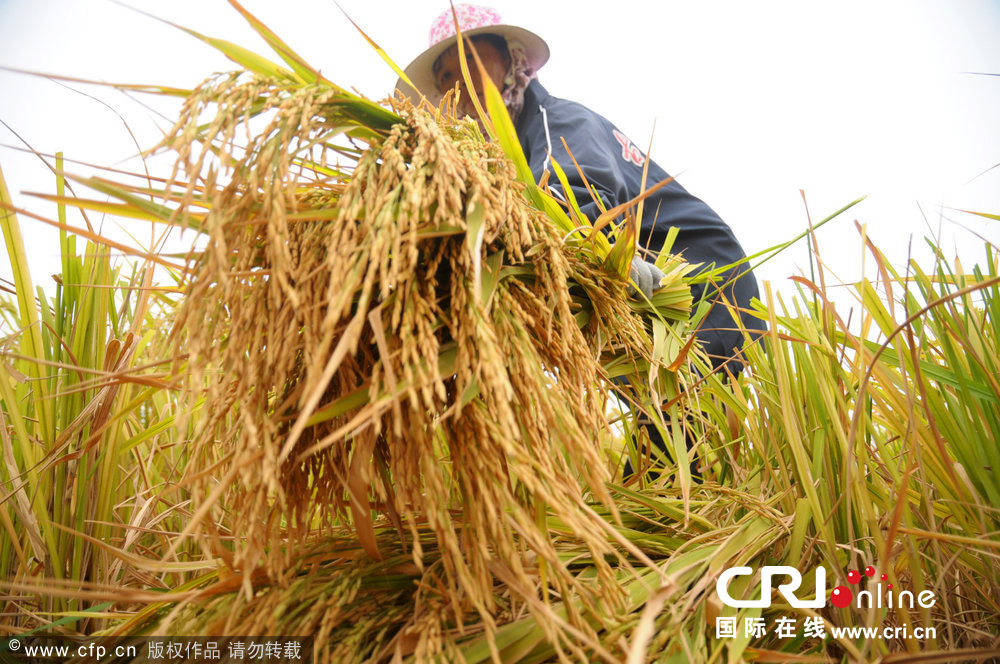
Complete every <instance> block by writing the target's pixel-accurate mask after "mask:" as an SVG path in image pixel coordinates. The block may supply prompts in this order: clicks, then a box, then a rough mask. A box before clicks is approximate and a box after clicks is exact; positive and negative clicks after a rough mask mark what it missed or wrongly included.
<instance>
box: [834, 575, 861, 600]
mask: <svg viewBox="0 0 1000 664" xmlns="http://www.w3.org/2000/svg"><path fill="white" fill-rule="evenodd" d="M854 574H857V572H854ZM852 599H854V593H852V592H851V589H850V588H848V587H847V586H837V587H836V588H834V589H833V594H831V595H830V601H831V602H833V605H834V606H839V607H840V608H842V609H843V608H846V607H848V606H850V604H851V600H852Z"/></svg>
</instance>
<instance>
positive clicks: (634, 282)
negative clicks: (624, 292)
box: [628, 256, 667, 299]
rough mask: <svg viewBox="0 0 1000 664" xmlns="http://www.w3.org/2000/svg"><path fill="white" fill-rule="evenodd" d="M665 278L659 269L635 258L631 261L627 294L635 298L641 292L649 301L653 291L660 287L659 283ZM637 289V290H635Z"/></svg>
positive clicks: (637, 257)
mask: <svg viewBox="0 0 1000 664" xmlns="http://www.w3.org/2000/svg"><path fill="white" fill-rule="evenodd" d="M666 276H667V275H665V274H663V272H662V271H661V270H660V268H658V267H656V266H655V265H653V264H652V263H647V262H646V261H644V260H642V259H641V258H639V256H635V257H634V258H633V259H632V267H631V269H630V270H629V275H628V279H629V284H628V294H629V295H631V296H635V295H636V294H637V293H638V292H640V291H641V292H642V294H643V295H645V296H646V299H650V298H652V297H653V291H655V290H656V289H657V288H659V287H660V283H661V282H662V281H663V278H664V277H666ZM637 288H638V290H636V289H637Z"/></svg>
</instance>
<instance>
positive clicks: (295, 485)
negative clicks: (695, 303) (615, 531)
mask: <svg viewBox="0 0 1000 664" xmlns="http://www.w3.org/2000/svg"><path fill="white" fill-rule="evenodd" d="M353 99H356V98H353ZM352 103H353V102H352V101H351V98H349V96H348V95H346V94H344V93H342V91H339V90H337V89H330V88H328V87H323V88H321V87H319V86H302V87H299V88H297V89H289V88H286V87H282V85H279V84H278V83H275V82H273V81H268V80H266V79H261V78H249V79H248V78H243V77H236V76H231V77H225V78H222V79H218V80H214V81H210V82H209V83H206V84H205V85H204V86H203V87H202V88H200V89H199V90H198V91H197V92H196V93H195V94H194V95H193V96H192V97H191V98H190V99H189V100H188V102H187V104H186V105H185V107H184V111H183V114H182V117H181V119H180V121H179V122H178V124H177V126H176V127H175V130H174V132H173V135H172V136H171V137H170V138H169V139H168V144H169V145H170V146H171V147H172V148H174V149H175V150H177V151H178V154H179V155H180V159H179V161H178V163H179V167H178V168H179V169H180V168H183V169H184V170H185V175H186V176H187V179H188V181H189V182H191V183H197V184H198V185H199V187H202V186H203V187H204V191H205V192H206V194H205V196H206V199H207V200H206V201H205V202H206V203H207V204H208V205H209V206H210V212H209V214H208V215H207V217H206V218H205V219H204V220H203V221H202V222H201V224H202V226H201V230H202V231H204V232H205V233H206V234H207V236H208V245H207V247H206V248H205V250H204V251H203V252H202V253H200V254H199V255H198V256H197V257H196V258H195V259H194V265H193V266H192V267H193V270H192V273H193V275H194V276H193V277H192V279H191V282H190V284H189V288H188V293H187V296H186V299H185V301H184V303H183V305H182V307H181V310H180V312H179V315H178V324H177V330H178V331H177V335H178V340H179V343H180V344H181V346H182V347H183V348H184V349H185V350H186V351H187V353H188V354H189V365H190V372H189V375H190V376H191V380H192V390H191V394H192V397H191V398H192V399H202V398H203V399H204V405H203V406H202V408H201V411H202V412H201V415H200V417H199V418H198V420H197V422H196V423H194V424H192V425H191V426H192V428H193V434H192V435H193V450H194V452H193V459H194V460H195V461H194V462H192V463H191V464H190V468H192V469H196V470H192V471H191V473H190V474H191V482H192V486H194V487H195V490H194V491H193V494H194V496H195V503H196V504H195V509H196V515H197V518H196V520H195V523H193V524H192V526H191V529H190V530H191V532H195V533H197V534H198V535H199V536H201V537H202V538H203V541H204V542H205V545H206V546H207V547H208V548H209V549H210V550H211V552H212V553H213V554H214V555H217V556H220V557H222V558H223V559H224V560H226V562H227V563H228V565H229V566H230V567H231V568H232V569H234V570H235V571H236V572H237V573H239V574H242V578H243V587H244V594H245V596H246V597H247V598H248V599H249V598H251V597H253V593H254V591H253V587H254V582H253V580H254V579H255V578H256V579H259V578H267V579H268V582H269V583H277V584H278V585H281V584H282V583H291V582H292V574H291V568H292V567H293V565H292V560H293V559H297V557H298V553H299V552H300V551H301V547H303V546H305V545H306V544H307V543H309V542H315V541H317V539H321V538H323V537H324V534H329V533H331V532H334V531H336V532H342V531H343V529H344V527H345V525H349V526H350V528H351V530H352V531H353V532H354V533H355V535H356V537H357V538H358V540H359V542H360V544H361V545H362V547H363V549H364V551H365V554H366V557H367V559H368V562H366V563H365V564H366V565H371V564H372V562H373V561H374V562H377V561H379V560H382V559H383V558H384V557H385V556H386V551H385V550H384V548H385V547H384V546H383V545H380V544H379V542H380V538H379V537H376V535H375V533H376V529H380V530H379V532H384V529H385V528H386V527H390V528H391V529H392V530H393V531H394V532H395V536H394V538H395V543H394V549H395V548H399V549H400V550H401V551H403V552H404V553H405V554H408V557H409V558H408V562H407V563H406V565H405V568H406V569H407V570H410V571H409V572H408V573H411V574H412V575H413V576H414V577H415V579H416V580H417V582H418V587H419V590H418V592H417V593H416V594H415V600H414V603H413V605H412V606H411V607H409V608H408V612H409V619H408V620H409V621H408V624H409V625H410V628H411V632H412V633H413V634H414V635H415V636H414V638H415V639H416V640H417V642H418V643H417V644H416V645H414V646H413V650H414V651H415V652H416V653H417V654H418V655H419V654H421V653H423V654H426V655H432V654H434V653H436V652H441V651H442V650H443V649H446V648H445V645H443V643H444V641H445V640H446V639H445V638H444V637H443V636H442V632H444V631H446V630H448V629H453V628H458V629H461V626H462V625H463V624H464V623H467V622H468V621H469V619H470V616H474V619H475V620H476V621H482V623H483V626H484V628H485V629H486V630H487V631H488V632H489V631H490V630H493V629H495V622H494V619H495V617H496V616H497V615H498V614H499V613H501V611H500V608H499V607H498V605H497V601H498V600H497V597H496V595H495V592H494V589H495V586H496V585H497V584H498V583H501V582H502V583H503V584H505V585H506V587H507V588H508V590H509V593H510V596H509V597H506V598H505V599H504V600H503V601H504V602H505V603H507V605H506V606H505V607H504V609H503V612H504V613H506V614H508V615H512V614H515V613H517V611H518V609H517V607H518V606H521V607H523V608H524V609H526V610H529V611H541V610H542V609H539V608H538V607H539V606H542V607H543V608H544V605H543V604H540V603H539V602H538V600H539V599H545V600H547V598H549V597H567V596H570V595H572V596H574V597H579V598H581V602H580V603H574V604H567V605H566V607H567V614H566V615H565V620H566V621H567V622H566V625H568V626H569V627H568V628H567V629H569V630H570V631H569V632H567V634H568V633H570V632H575V633H577V638H582V637H594V640H595V641H596V640H597V639H596V630H595V625H594V621H593V620H591V621H588V620H587V616H586V615H582V614H580V613H579V612H580V611H582V612H583V614H586V613H587V612H588V611H592V612H593V613H592V615H608V614H610V613H614V612H615V610H616V609H615V607H620V606H621V605H622V603H623V601H624V600H623V597H622V590H621V585H620V579H616V577H615V573H614V571H615V568H616V564H615V562H614V559H615V556H618V555H620V554H618V553H616V549H615V547H613V546H612V545H611V543H610V534H609V533H610V525H609V523H608V521H607V520H606V519H604V518H601V517H599V516H598V515H597V514H596V513H595V512H594V511H593V509H592V508H591V507H590V506H589V505H593V504H595V503H601V504H603V505H605V506H606V507H607V508H608V509H609V510H610V511H611V513H612V514H613V513H614V511H615V509H614V501H613V500H612V499H611V497H610V496H609V495H608V493H607V490H606V488H605V482H606V481H607V480H608V479H610V476H609V473H608V462H607V461H606V459H605V458H604V457H603V456H602V454H601V449H602V446H604V445H605V444H606V443H607V442H608V441H610V440H612V439H614V438H615V437H617V436H620V435H621V434H620V432H619V431H618V430H617V429H616V428H615V427H614V426H613V425H612V422H611V421H610V419H609V417H610V415H609V408H608V404H609V398H610V397H611V394H612V393H613V389H612V387H611V383H610V381H609V378H608V369H607V367H611V366H614V367H615V370H614V373H615V374H616V375H626V376H631V377H632V379H633V385H632V386H631V387H630V388H628V389H629V391H630V395H631V396H630V398H631V399H633V400H638V401H639V402H640V405H641V404H642V403H643V402H644V401H645V402H647V403H654V402H655V403H659V400H660V399H661V398H663V397H664V396H665V395H667V396H669V393H670V391H671V390H672V389H676V386H675V385H674V383H673V381H675V380H677V379H676V378H675V377H673V375H672V374H670V372H667V371H666V370H664V369H663V368H662V363H661V362H660V361H659V359H658V358H654V356H653V350H652V348H653V345H654V344H653V342H652V339H651V335H650V332H649V329H650V321H649V320H648V316H646V317H645V318H644V315H643V314H642V313H641V308H640V307H638V306H637V305H636V303H635V302H634V301H633V300H631V299H630V298H629V297H628V295H627V294H626V288H625V283H624V282H623V280H622V279H621V277H620V276H619V275H617V274H615V273H614V272H613V271H611V270H609V269H607V268H606V266H605V265H604V260H603V258H602V257H601V256H600V255H599V252H597V251H595V244H594V243H593V242H589V241H587V239H586V237H585V236H583V237H582V239H581V238H576V239H570V238H568V237H567V236H566V233H565V232H564V231H563V230H562V229H560V228H559V226H558V225H557V224H556V223H554V221H553V220H552V219H550V218H549V217H548V216H547V215H546V214H545V213H543V212H541V211H539V210H538V209H537V208H536V207H534V206H533V205H532V204H531V203H530V202H529V200H528V199H527V198H526V197H525V194H524V185H523V184H522V183H520V182H519V181H518V180H517V177H516V172H515V169H514V167H513V165H512V164H511V162H510V161H509V160H508V159H507V156H506V155H505V154H504V152H503V150H502V149H501V147H500V146H499V145H497V144H496V143H493V142H488V141H486V140H484V139H483V138H482V136H481V134H480V132H479V129H478V127H477V126H476V125H475V124H474V123H472V122H471V121H464V122H460V121H456V120H455V119H454V117H453V116H451V115H450V114H449V113H447V112H441V111H438V112H436V113H431V112H429V111H428V110H427V109H423V110H418V109H415V108H414V107H412V106H410V105H408V103H407V102H399V101H396V102H394V103H395V104H396V106H395V107H394V108H395V110H396V112H397V113H398V117H397V116H395V115H394V114H392V113H389V112H388V111H386V112H385V117H379V118H378V120H379V122H372V121H369V120H367V119H359V116H358V112H357V109H356V106H352ZM447 103H448V102H445V110H447ZM251 108H252V109H253V110H254V112H257V111H260V110H261V109H267V112H266V113H265V117H268V121H269V124H268V125H267V126H266V127H263V129H261V130H257V131H255V130H254V129H252V128H251V125H252V123H250V122H248V116H249V112H250V109H251ZM212 109H214V110H212ZM211 112H214V117H213V119H211V120H210V122H209V124H208V125H204V122H205V120H204V118H205V116H206V115H207V114H210V113H211ZM386 118H390V119H391V122H390V121H388V120H386ZM253 126H260V125H259V124H258V125H253ZM205 127H207V130H206V129H205ZM345 133H346V134H347V136H348V137H349V138H350V139H351V141H350V142H348V141H345V140H343V138H344V134H345ZM357 140H362V141H364V143H365V144H366V145H365V146H363V148H362V149H358V148H357ZM238 141H244V146H243V147H237V142H238ZM194 191H195V189H194V184H192V185H191V188H190V189H189V195H193V194H192V192H194ZM668 267H669V268H670V269H668V272H669V273H670V274H671V278H670V279H669V280H668V281H669V283H665V284H664V287H663V289H662V290H661V293H670V294H672V295H671V297H670V298H665V299H661V301H667V300H668V299H669V302H670V305H669V306H666V307H662V308H661V309H662V310H660V311H658V312H657V313H658V314H659V315H660V316H664V317H669V318H672V319H673V320H684V319H685V318H686V316H687V312H688V310H689V308H690V303H691V301H690V293H689V291H688V288H687V286H686V285H685V284H684V282H683V281H682V279H681V275H682V274H683V272H684V267H683V266H682V264H681V263H679V262H677V263H675V264H673V265H671V266H668ZM651 369H652V370H651ZM223 505H226V506H238V509H234V510H231V511H227V510H224V509H223V507H222V506H223ZM546 514H548V515H551V516H552V517H554V518H556V519H558V521H559V522H560V523H562V524H565V526H566V527H567V528H569V529H570V530H571V531H572V532H573V533H574V534H575V536H576V537H577V538H578V539H579V541H580V542H581V543H582V544H583V545H584V547H585V549H586V550H587V551H589V557H590V558H591V559H592V561H593V564H594V567H595V570H596V576H595V577H594V578H589V579H587V580H586V581H581V580H579V579H578V578H576V577H575V576H574V575H573V574H571V573H570V572H569V571H568V569H567V566H566V565H565V564H564V563H563V561H561V559H560V557H559V555H558V553H557V550H556V547H555V545H554V544H553V538H552V537H550V534H549V532H548V531H547V526H546V519H545V515H546ZM428 532H430V533H432V534H433V539H434V545H433V548H434V550H435V553H434V555H433V560H434V563H433V564H428V560H429V559H428V558H427V557H426V556H425V542H426V541H427V534H428ZM381 539H382V540H384V536H383V537H382V538H381ZM395 554H396V552H395V550H394V555H395ZM393 569H396V568H393ZM397 571H398V570H397ZM345 573H346V571H345ZM261 575H263V577H262V576H261ZM345 578H346V577H345ZM297 582H298V581H297ZM598 602H600V609H598V608H597V604H598ZM574 607H577V608H574ZM578 607H583V608H582V609H580V608H578ZM331 619H333V618H331ZM338 619H341V618H338ZM342 619H347V618H345V617H342ZM350 619H351V620H356V619H358V617H357V616H353V617H351V618H350ZM548 629H551V630H552V631H553V632H555V631H556V629H557V628H556V627H551V628H548ZM328 631H329V630H328ZM552 638H553V639H554V640H559V638H558V637H557V636H555V635H554V636H553V637H552ZM563 638H564V639H566V640H567V642H568V641H569V640H570V638H569V637H568V636H564V637H563Z"/></svg>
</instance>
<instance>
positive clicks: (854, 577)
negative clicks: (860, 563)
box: [847, 569, 861, 586]
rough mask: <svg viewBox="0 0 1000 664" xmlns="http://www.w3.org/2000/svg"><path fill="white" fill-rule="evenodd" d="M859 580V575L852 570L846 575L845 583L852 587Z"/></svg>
mask: <svg viewBox="0 0 1000 664" xmlns="http://www.w3.org/2000/svg"><path fill="white" fill-rule="evenodd" d="M860 580H861V573H860V572H856V571H854V570H853V569H852V570H851V571H850V572H848V573H847V582H848V583H849V584H851V585H852V586H853V585H855V584H856V583H857V582H858V581H860Z"/></svg>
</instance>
